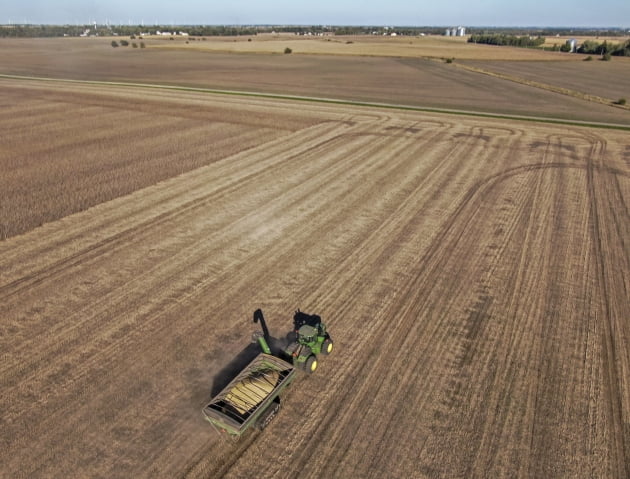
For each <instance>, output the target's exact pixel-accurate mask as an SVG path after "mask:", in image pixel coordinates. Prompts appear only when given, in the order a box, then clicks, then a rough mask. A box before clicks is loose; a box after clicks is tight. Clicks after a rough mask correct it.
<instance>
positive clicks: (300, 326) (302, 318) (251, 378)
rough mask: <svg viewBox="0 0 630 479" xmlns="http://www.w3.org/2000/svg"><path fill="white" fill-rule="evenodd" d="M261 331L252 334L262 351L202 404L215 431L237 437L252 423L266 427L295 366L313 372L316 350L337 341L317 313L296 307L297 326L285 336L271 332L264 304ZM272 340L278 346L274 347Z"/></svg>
mask: <svg viewBox="0 0 630 479" xmlns="http://www.w3.org/2000/svg"><path fill="white" fill-rule="evenodd" d="M254 322H255V323H257V322H260V325H261V328H262V332H260V331H257V332H255V333H254V335H253V339H254V341H256V342H258V344H259V345H260V347H261V349H262V351H263V352H262V353H260V354H259V355H258V356H256V357H255V358H254V359H253V360H252V361H251V362H250V363H249V364H248V365H247V366H246V367H245V368H244V369H243V370H242V371H241V372H240V373H239V374H238V375H237V376H236V377H235V378H234V379H233V380H232V381H230V383H229V384H228V385H227V386H225V387H224V388H223V389H222V390H221V391H220V392H219V393H218V394H217V395H216V396H215V397H214V398H212V399H211V400H210V402H209V403H208V404H206V406H205V407H204V408H203V414H204V416H205V418H206V420H208V421H209V422H210V424H212V425H213V426H214V427H215V429H216V430H217V431H219V432H220V433H225V434H227V435H228V436H229V437H232V438H236V439H238V438H239V437H240V436H241V435H243V434H244V433H245V432H246V431H247V430H249V429H250V428H252V427H255V428H258V429H263V428H265V426H267V424H269V422H270V421H271V420H272V419H273V417H274V416H275V415H276V414H277V412H278V411H279V410H280V395H281V393H282V392H283V391H284V389H285V388H286V387H287V386H289V384H291V382H292V381H293V379H294V378H295V375H296V373H297V368H298V367H300V368H302V369H305V370H306V371H308V372H309V373H312V372H313V371H315V369H317V356H316V355H317V354H320V353H321V354H330V353H331V352H332V349H333V342H332V339H330V335H329V334H328V332H327V331H326V326H325V325H324V324H323V323H322V322H321V318H320V317H319V316H317V315H309V314H305V313H302V312H301V311H300V310H298V311H297V312H296V313H295V315H294V317H293V331H291V332H289V334H288V335H287V338H286V339H285V340H284V341H279V340H275V339H274V338H271V336H270V335H269V330H268V329H267V324H266V322H265V318H264V316H263V313H262V311H261V310H260V309H257V310H256V311H255V312H254ZM270 344H272V345H273V346H274V352H273V353H272V351H271V348H270Z"/></svg>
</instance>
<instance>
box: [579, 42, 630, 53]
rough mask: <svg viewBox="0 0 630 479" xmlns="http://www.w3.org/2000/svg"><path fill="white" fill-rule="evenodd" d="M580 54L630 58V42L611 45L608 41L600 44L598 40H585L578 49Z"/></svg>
mask: <svg viewBox="0 0 630 479" xmlns="http://www.w3.org/2000/svg"><path fill="white" fill-rule="evenodd" d="M577 52H578V53H588V54H591V55H592V54H594V55H602V56H603V55H613V56H618V57H630V40H627V41H626V42H624V43H610V42H608V41H607V40H604V41H603V42H601V43H600V42H598V41H596V40H584V42H583V43H582V44H581V45H580V46H579V47H578V49H577Z"/></svg>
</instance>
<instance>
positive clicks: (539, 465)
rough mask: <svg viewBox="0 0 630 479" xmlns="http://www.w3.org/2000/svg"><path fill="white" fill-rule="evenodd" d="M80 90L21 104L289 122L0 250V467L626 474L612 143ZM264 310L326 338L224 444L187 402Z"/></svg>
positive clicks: (388, 116) (625, 272)
mask: <svg viewBox="0 0 630 479" xmlns="http://www.w3.org/2000/svg"><path fill="white" fill-rule="evenodd" d="M3 85H4V83H3ZM11 88H14V87H11ZM15 88H17V87H15ZM42 88H44V89H45V88H50V91H49V92H47V93H46V97H48V96H50V97H51V98H53V99H54V100H50V101H52V103H47V102H46V101H44V100H42V99H41V98H40V97H39V95H40V93H37V89H42ZM87 88H88V87H85V86H82V87H80V88H79V87H78V86H68V85H57V86H55V87H52V86H51V87H44V86H42V85H38V86H37V88H35V90H36V91H35V92H34V93H33V95H34V97H33V98H31V99H30V100H28V99H27V104H28V105H29V108H35V111H37V108H39V109H40V110H41V115H42V116H41V118H42V121H44V122H48V121H50V120H51V119H52V118H56V121H57V122H60V125H59V127H60V128H61V126H62V125H63V124H64V123H63V121H66V120H67V119H64V118H60V117H59V116H56V117H54V116H53V117H51V116H50V115H51V113H50V112H48V113H47V109H50V108H51V107H54V106H55V105H58V103H55V102H61V103H62V104H65V105H67V104H69V103H71V102H70V99H69V98H70V97H71V96H72V95H70V94H69V93H70V92H72V94H73V95H74V94H76V93H80V95H82V96H79V98H81V99H80V103H81V104H84V105H85V110H84V112H83V113H82V112H81V111H82V110H81V109H79V108H77V110H76V112H75V114H76V115H78V116H79V118H84V119H86V121H91V120H89V119H88V118H89V117H91V116H92V115H94V114H95V112H94V111H92V110H93V109H94V108H96V109H97V110H98V113H100V114H102V115H105V116H107V115H108V114H109V112H110V109H111V108H115V109H119V110H120V111H121V112H124V111H125V106H124V105H125V104H127V103H129V104H130V105H132V108H131V111H130V112H127V113H124V114H125V115H128V116H129V118H128V123H129V124H134V122H133V121H131V120H132V119H133V118H136V117H138V116H139V117H140V118H139V119H140V120H142V121H145V122H147V121H148V122H150V121H151V120H150V118H152V115H151V113H155V112H156V111H157V110H159V109H160V105H162V106H164V105H168V106H169V108H173V109H174V110H175V111H177V112H178V114H177V115H176V117H175V120H173V121H179V119H180V118H181V116H183V115H184V113H183V112H185V111H187V109H188V108H189V107H190V105H191V104H192V105H194V104H197V103H198V102H200V104H201V105H204V106H203V107H202V110H201V111H200V116H201V117H202V118H196V119H190V120H188V121H190V122H191V124H193V125H203V126H194V128H201V129H202V131H203V129H204V128H210V129H211V128H212V125H211V124H208V123H207V122H205V121H204V120H203V117H204V116H205V115H206V114H207V115H210V116H211V113H210V112H211V111H212V110H214V109H215V108H216V111H224V109H226V108H227V109H230V110H234V111H236V112H240V113H239V114H242V116H243V117H244V118H251V117H254V118H255V117H256V112H260V111H265V112H270V117H271V118H273V119H274V120H273V121H279V122H280V123H281V124H286V122H285V123H283V122H282V118H283V115H287V116H286V118H288V119H291V120H290V123H291V126H287V127H285V128H279V129H278V130H275V133H274V134H273V135H271V136H269V137H266V138H265V137H264V135H263V136H262V137H260V138H262V139H261V140H260V141H256V142H255V144H252V145H250V146H249V147H248V148H247V149H244V150H242V151H241V150H239V149H238V148H237V151H234V150H232V149H230V148H234V146H233V145H232V146H230V145H231V144H230V142H229V141H228V145H227V146H226V147H225V148H226V149H225V151H224V152H223V154H219V155H218V156H217V157H216V158H214V159H213V160H212V161H211V162H209V163H208V164H206V165H205V166H198V167H196V168H195V169H194V170H191V171H188V172H183V173H182V174H181V175H179V176H176V177H173V178H171V179H167V180H164V181H161V182H159V183H156V184H154V185H152V186H148V187H145V188H142V189H139V190H137V191H135V192H134V193H132V194H129V195H126V196H121V197H119V198H116V199H113V200H111V201H107V202H103V203H101V204H99V205H96V206H94V207H92V208H90V209H88V210H87V211H83V212H80V213H77V214H74V215H70V216H66V217H64V218H62V219H60V220H58V221H54V222H51V223H48V224H45V225H44V226H42V227H40V228H36V229H34V230H32V231H30V232H28V233H25V234H23V235H19V236H15V237H12V238H9V239H8V240H6V241H3V242H1V243H0V271H1V272H2V274H1V276H0V298H1V301H0V318H1V319H0V359H1V360H0V391H1V393H0V411H2V412H1V414H0V466H1V467H0V470H2V472H3V474H4V475H6V476H7V477H28V478H32V477H64V476H69V477H125V478H127V477H150V478H155V477H177V476H180V477H181V476H187V477H227V478H242V477H255V476H257V475H260V472H261V471H265V472H264V474H265V477H276V478H285V477H298V476H299V477H304V478H311V477H317V478H320V477H344V478H355V477H356V478H371V477H578V476H589V477H616V478H624V477H628V475H630V386H629V379H628V378H630V344H629V340H630V325H629V323H628V318H629V317H630V300H629V297H630V295H629V294H628V291H629V290H630V250H629V248H628V238H630V214H629V209H628V205H629V204H630V149H629V148H628V142H627V132H616V131H609V130H595V129H588V128H581V127H568V126H551V125H543V124H536V123H532V122H518V121H507V120H504V121H498V120H489V119H487V120H482V119H479V118H472V117H470V118H467V117H459V116H458V117H455V116H448V115H437V114H421V113H413V114H412V113H399V112H395V111H392V110H387V111H384V110H379V109H369V108H359V107H350V106H334V105H316V104H308V103H300V104H296V103H293V102H290V101H280V100H262V99H253V98H236V97H221V96H216V95H215V96H207V95H200V94H193V93H185V92H170V93H165V92H158V91H150V90H146V91H145V90H139V89H135V90H133V91H131V90H128V89H124V88H122V89H114V88H111V87H110V88H107V87H96V86H94V87H90V88H92V89H93V91H92V92H89V91H86V90H85V89H87ZM63 90H65V91H63ZM3 91H5V90H3ZM13 91H14V92H15V90H13ZM16 94H25V93H16ZM134 95H135V96H134ZM164 97H166V98H164ZM22 98H23V97H22ZM90 98H96V99H98V100H97V101H96V100H95V101H92V100H91V99H90ZM120 98H124V99H125V101H124V102H119V103H118V106H116V107H113V106H112V105H113V102H115V101H118V99H120ZM2 102H3V103H4V104H5V105H8V106H9V108H13V109H12V112H13V113H12V115H14V116H16V117H17V118H20V116H21V115H22V113H20V110H19V108H17V107H16V106H15V104H13V103H12V102H11V99H10V95H6V94H5V95H3V96H2ZM103 102H104V105H100V106H95V103H97V104H100V103H103ZM178 105H179V106H178ZM157 113H158V114H157V120H155V121H156V122H157V125H158V126H159V125H165V124H166V121H165V120H164V117H163V116H162V115H160V114H159V112H157ZM180 115H181V116H180ZM228 117H229V118H230V120H229V121H228V122H227V123H228V125H230V127H231V125H233V124H234V123H237V124H238V125H240V123H239V122H237V121H236V120H235V119H234V117H233V116H229V115H228ZM37 118H38V115H33V118H32V120H33V121H34V123H33V124H34V125H35V126H33V128H34V129H33V130H32V131H33V135H32V136H31V137H30V138H31V139H32V140H33V141H35V142H36V143H37V135H36V132H38V131H40V130H38V128H39V127H38V126H37ZM296 118H297V119H296ZM4 121H7V120H3V122H4ZM99 121H101V120H99ZM243 121H245V120H243ZM27 124H30V122H27ZM238 125H237V127H236V130H235V131H236V132H240V131H243V130H241V129H240V126H238ZM98 126H99V127H100V128H101V130H104V129H105V127H104V126H102V124H100V123H99V124H98ZM113 127H114V129H115V131H120V134H123V135H124V134H125V132H124V129H119V130H116V128H118V127H116V125H114V126H113ZM16 129H17V127H16ZM252 129H253V131H258V132H262V131H264V126H261V125H259V124H255V125H253V126H252ZM261 129H262V130H261ZM121 130H122V131H121ZM73 131H74V130H73ZM180 132H181V134H184V135H185V134H186V129H185V128H183V127H182V128H181V129H180ZM24 134H25V135H26V133H24ZM71 134H72V133H69V132H64V131H59V134H58V136H59V140H58V141H59V142H60V143H63V141H62V140H63V139H64V138H67V136H68V135H71ZM104 134H105V135H107V134H109V133H108V132H107V131H105V132H104ZM237 134H238V133H237ZM115 137H116V136H115V135H114V138H115ZM4 138H6V137H4ZM211 138H214V137H212V136H211ZM228 138H230V137H229V135H228ZM3 141H6V140H3ZM146 141H148V144H150V145H157V143H155V141H156V140H155V139H151V138H148V139H147V140H146ZM216 141H218V139H217V140H216ZM53 143H54V141H53ZM88 143H89V142H88ZM215 144H216V143H215V141H212V142H208V143H207V144H205V145H204V144H203V143H201V144H200V145H199V148H200V149H201V155H202V156H203V154H204V153H205V152H207V154H208V155H211V152H212V150H213V148H214V145H215ZM162 148H163V149H164V150H160V148H158V150H157V151H156V153H155V154H156V156H158V157H162V156H168V154H167V152H168V148H167V147H166V146H164V145H163V146H162ZM176 149H177V148H176ZM69 151H70V150H69ZM73 151H74V153H72V154H70V156H72V157H75V156H76V154H77V152H76V150H73ZM86 151H87V150H86ZM220 151H221V150H220ZM130 155H133V153H130ZM46 157H47V155H45V154H37V155H35V154H34V159H37V160H39V161H45V159H46ZM131 158H133V156H131ZM93 165H94V166H93V168H97V166H96V163H93ZM155 168H158V169H162V168H165V166H164V163H157V164H155ZM149 169H150V168H149ZM258 307H261V308H262V309H263V310H264V312H265V314H266V316H267V318H268V322H269V326H270V328H271V330H272V332H273V333H274V334H278V335H279V334H282V333H284V332H285V331H286V330H287V329H288V328H289V326H290V323H291V315H292V312H293V310H294V309H296V308H298V307H299V308H301V309H302V310H304V311H307V312H311V313H317V314H320V315H321V316H322V317H323V319H324V320H325V321H326V322H327V324H328V325H329V328H330V331H331V333H332V335H333V337H334V339H335V341H336V349H335V352H334V353H333V355H331V356H330V357H328V358H325V359H324V360H322V361H321V363H320V367H319V369H318V371H317V372H316V373H315V374H314V375H312V376H310V377H306V376H300V377H299V378H297V380H296V382H295V383H294V385H293V386H292V387H291V389H290V392H289V393H288V395H287V396H286V397H285V398H284V401H283V410H282V411H281V414H280V415H279V416H278V417H277V418H276V419H275V420H274V421H273V422H272V423H271V425H270V426H269V427H268V428H267V429H266V430H265V431H263V432H262V433H257V434H254V435H252V436H249V437H248V438H245V439H244V440H243V441H242V442H240V443H238V444H231V443H226V442H223V441H222V440H221V439H220V438H219V437H218V436H217V434H216V433H215V431H214V430H213V429H212V428H211V427H210V426H209V425H208V424H207V423H204V421H203V419H202V415H201V408H202V406H203V404H204V403H205V401H207V400H208V398H209V394H210V391H211V389H212V386H213V383H214V382H215V381H217V380H219V379H221V377H220V376H221V371H224V370H225V368H226V366H228V365H229V364H230V362H231V361H232V360H233V358H234V357H236V356H238V355H239V354H240V353H241V352H242V351H243V349H244V348H245V347H246V346H247V344H248V342H249V338H250V333H251V331H252V329H253V327H254V325H253V324H252V323H251V314H252V312H253V311H254V309H256V308H258Z"/></svg>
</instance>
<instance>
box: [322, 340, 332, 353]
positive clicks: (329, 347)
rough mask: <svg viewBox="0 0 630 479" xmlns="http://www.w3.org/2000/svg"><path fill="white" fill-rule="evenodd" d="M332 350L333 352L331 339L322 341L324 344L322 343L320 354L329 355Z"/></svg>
mask: <svg viewBox="0 0 630 479" xmlns="http://www.w3.org/2000/svg"><path fill="white" fill-rule="evenodd" d="M332 350H333V342H332V339H330V338H327V339H324V342H323V343H322V354H330V353H332Z"/></svg>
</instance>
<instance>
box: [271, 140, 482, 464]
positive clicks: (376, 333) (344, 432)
mask: <svg viewBox="0 0 630 479" xmlns="http://www.w3.org/2000/svg"><path fill="white" fill-rule="evenodd" d="M479 134H480V132H477V134H476V135H472V136H467V137H464V141H462V142H461V143H456V144H455V147H454V148H453V149H452V150H451V152H450V154H449V155H447V156H446V158H445V160H444V161H442V162H439V163H438V167H437V168H442V169H445V168H448V169H451V170H452V171H457V169H458V165H457V162H454V161H448V160H449V159H452V158H456V157H457V156H459V155H460V154H461V153H460V152H462V151H470V147H471V146H474V145H477V148H483V144H479V141H478V140H479ZM448 176H449V175H444V176H443V177H448ZM428 182H429V183H434V182H435V179H433V178H432V177H430V178H428ZM423 187H425V185H423V184H420V185H418V186H417V189H416V192H414V193H411V194H410V195H409V196H408V197H407V199H406V200H405V201H404V202H403V203H402V204H401V206H400V208H399V211H398V212H397V213H396V214H392V215H391V216H390V217H389V218H390V219H389V220H388V221H386V222H385V223H383V224H382V225H380V226H379V230H378V231H377V232H375V234H376V233H380V234H387V235H388V237H390V240H389V241H383V240H382V239H380V240H376V239H374V240H372V241H369V242H366V243H365V244H366V246H370V247H371V248H376V251H372V252H366V251H360V250H359V251H356V252H355V253H354V254H353V255H352V256H351V257H350V258H349V260H350V262H349V263H347V264H346V263H344V264H343V265H342V269H341V271H339V277H341V278H342V277H344V276H346V275H348V273H345V274H343V273H342V271H343V269H346V267H348V268H349V269H350V270H351V271H353V276H355V277H356V276H358V277H361V274H360V273H359V272H358V271H356V269H357V266H355V267H350V265H352V264H353V263H355V262H356V263H358V264H359V265H360V267H361V268H362V269H364V271H365V272H364V273H363V275H364V276H365V274H367V273H366V272H367V271H369V270H370V268H371V267H372V265H373V264H387V261H388V258H389V257H390V256H391V254H392V253H393V251H392V248H394V250H395V248H396V247H397V245H396V244H395V242H392V243H393V244H392V243H390V241H392V240H391V238H397V237H398V236H399V235H400V234H401V233H400V232H398V233H396V234H392V233H391V231H392V230H393V231H396V230H398V231H400V229H402V230H403V231H404V230H405V229H406V228H411V226H409V225H408V221H409V217H418V214H417V208H418V206H417V204H416V203H415V196H416V195H417V191H419V190H421V189H422V188H423ZM437 188H438V187H436V190H437ZM409 208H411V211H414V213H410V211H409ZM405 210H406V211H405ZM390 222H391V223H390ZM386 232H388V233H386ZM406 234H412V236H413V233H410V232H409V231H407V233H406ZM433 244H437V241H436V242H434V243H433ZM374 256H376V257H377V259H374V260H373V261H369V262H367V263H366V262H365V258H367V259H372V258H373V257H374ZM379 257H380V258H379ZM358 258H364V259H363V261H361V260H359V259H358ZM331 276H332V277H334V278H337V279H336V281H337V284H338V282H339V279H338V277H337V274H334V273H331ZM337 287H338V286H337ZM362 288H363V286H362V285H361V284H359V285H356V286H354V287H350V286H349V285H344V286H343V287H342V288H341V289H342V290H344V291H347V297H348V300H344V303H343V305H344V307H343V309H342V310H341V311H339V313H338V314H339V317H343V316H346V315H347V316H350V317H352V316H353V306H354V304H353V303H354V301H353V299H352V298H354V297H355V295H356V296H359V294H358V293H359V292H360V291H361V289H362ZM353 290H357V291H356V293H355V292H354V291H353ZM399 301H401V299H400V298H399V297H397V298H396V302H397V303H398V302H399ZM392 317H393V316H392ZM330 322H331V324H333V326H334V324H335V321H332V320H331V321H330ZM394 326H395V325H394ZM387 327H388V325H387V324H386V323H385V322H384V321H383V320H381V321H379V322H378V324H374V325H370V327H369V328H360V331H359V333H358V334H359V336H358V337H356V338H355V342H356V344H368V343H370V344H378V342H376V341H375V339H374V338H379V337H381V336H389V335H383V334H382V333H383V332H384V330H386V329H387ZM331 331H335V329H331ZM336 334H339V333H336ZM392 336H395V334H394V335H392ZM370 338H372V339H370ZM386 349H387V348H384V347H379V346H376V347H374V348H372V347H370V348H369V352H368V351H355V353H353V358H352V359H351V360H349V361H348V362H349V364H348V365H346V366H344V367H343V368H341V369H340V370H338V371H339V373H338V374H336V372H333V373H332V377H330V378H329V379H328V380H329V381H330V383H335V382H337V380H340V381H341V380H342V379H343V383H345V384H344V392H343V394H344V395H345V396H346V397H341V394H342V392H340V391H337V392H335V394H334V398H332V399H331V400H330V404H344V409H345V410H347V411H350V413H348V414H343V415H341V416H340V415H339V413H338V411H336V410H335V409H334V408H333V409H330V410H328V411H326V410H325V409H324V408H325V405H320V406H318V405H317V404H315V405H313V406H311V405H309V410H311V413H310V414H309V416H311V417H312V418H313V419H312V420H311V422H310V423H307V424H299V425H296V426H295V430H296V432H297V434H298V435H302V431H305V430H309V429H314V428H315V427H314V425H313V423H320V424H334V425H335V428H334V431H336V432H332V433H331V434H333V438H327V440H326V441H325V442H326V443H327V444H330V445H331V447H332V448H333V449H335V450H336V449H337V448H338V447H339V448H343V446H341V442H340V441H341V438H342V437H354V434H355V433H356V429H357V427H358V423H357V422H356V421H354V420H353V419H352V416H351V415H350V414H351V413H352V412H353V411H356V410H357V409H356V408H355V406H357V407H358V403H357V401H359V402H361V401H362V400H363V399H362V398H363V393H365V392H366V388H369V387H370V386H369V384H370V381H371V380H373V381H372V383H376V384H378V383H379V381H378V380H376V378H377V377H378V373H379V372H380V370H373V371H369V377H365V376H361V375H352V376H351V378H349V377H348V373H347V372H348V371H349V370H350V369H352V368H353V367H354V368H356V366H357V365H358V364H369V363H370V358H376V357H379V358H380V357H381V355H383V356H384V359H383V360H382V361H383V363H384V364H387V365H389V364H394V363H392V362H391V361H390V359H388V358H387V352H386ZM384 350H385V351H384ZM354 354H356V357H355V356H354ZM366 355H367V357H366ZM379 361H380V359H379ZM348 382H351V384H347V383H348ZM313 407H314V408H315V409H312V408H313ZM361 408H362V409H363V406H361ZM320 427H321V426H320ZM335 437H336V439H335ZM320 438H321V435H319V434H315V435H313V436H311V438H310V440H309V439H306V438H302V439H301V441H300V438H299V437H294V438H292V439H290V440H289V441H288V442H289V444H294V445H295V446H291V449H292V450H301V451H303V453H301V454H300V453H299V452H296V453H294V454H292V455H291V452H290V451H287V453H286V455H287V456H291V460H290V462H291V466H290V467H291V469H289V470H288V471H287V470H286V469H284V470H280V469H276V470H275V472H273V474H272V476H273V475H282V473H283V472H282V471H284V472H286V473H290V471H293V472H294V473H297V472H298V471H300V470H302V468H303V467H305V465H306V463H307V462H308V461H309V457H308V452H307V451H310V450H312V448H313V447H315V446H314V444H316V443H317V442H318V441H319V440H320ZM282 466H284V467H286V466H287V464H281V467H282ZM322 467H324V468H325V465H324V464H322Z"/></svg>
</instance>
